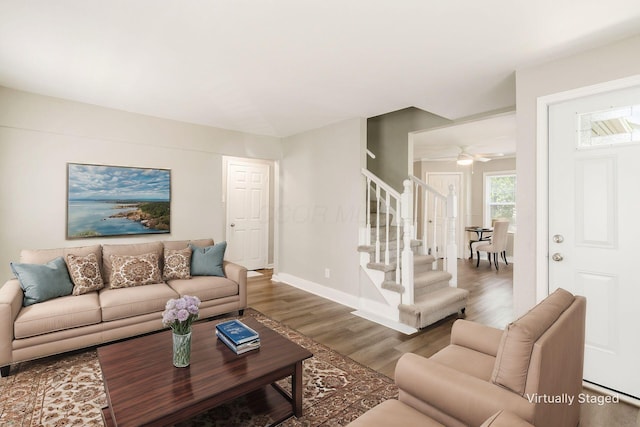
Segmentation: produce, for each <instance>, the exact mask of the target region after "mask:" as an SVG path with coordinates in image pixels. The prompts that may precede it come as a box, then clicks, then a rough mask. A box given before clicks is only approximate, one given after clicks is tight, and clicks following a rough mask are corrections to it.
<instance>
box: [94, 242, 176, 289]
mask: <svg viewBox="0 0 640 427" xmlns="http://www.w3.org/2000/svg"><path fill="white" fill-rule="evenodd" d="M163 251H164V246H163V245H162V242H150V243H131V244H124V245H103V246H102V256H103V258H104V261H103V271H102V273H103V274H102V277H103V278H104V280H105V282H106V283H109V282H110V280H111V270H112V268H111V255H142V254H148V253H152V252H153V253H155V254H157V255H158V259H161V258H162V253H163Z"/></svg>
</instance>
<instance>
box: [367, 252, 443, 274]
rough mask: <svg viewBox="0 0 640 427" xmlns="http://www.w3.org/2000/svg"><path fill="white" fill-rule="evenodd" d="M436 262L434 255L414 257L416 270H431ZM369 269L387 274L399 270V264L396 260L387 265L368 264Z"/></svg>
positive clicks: (381, 263)
mask: <svg viewBox="0 0 640 427" xmlns="http://www.w3.org/2000/svg"><path fill="white" fill-rule="evenodd" d="M381 258H382V256H381ZM434 261H435V258H434V257H433V256H432V255H414V257H413V265H414V268H420V269H426V270H431V264H433V262H434ZM367 268H370V269H372V270H378V271H382V272H385V273H387V272H390V271H395V270H396V268H397V263H396V262H395V260H394V261H393V262H390V263H389V264H385V263H384V262H370V263H368V264H367Z"/></svg>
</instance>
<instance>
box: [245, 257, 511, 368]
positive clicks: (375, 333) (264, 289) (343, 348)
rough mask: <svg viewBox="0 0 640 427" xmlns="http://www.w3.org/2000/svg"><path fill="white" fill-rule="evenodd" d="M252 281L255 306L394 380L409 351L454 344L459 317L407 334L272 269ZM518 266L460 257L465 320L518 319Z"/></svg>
mask: <svg viewBox="0 0 640 427" xmlns="http://www.w3.org/2000/svg"><path fill="white" fill-rule="evenodd" d="M263 273H265V276H264V277H263V278H251V279H249V285H248V287H249V291H248V303H249V306H250V307H252V308H254V309H256V310H258V311H260V312H262V313H264V314H266V315H267V316H269V317H271V318H273V319H276V320H278V321H280V322H282V323H284V324H286V325H288V326H289V327H291V328H293V329H296V330H298V331H300V332H302V333H303V334H305V335H307V336H308V337H311V338H313V339H314V340H316V341H318V342H320V343H322V344H324V345H326V346H328V347H330V348H332V349H334V350H336V351H337V352H339V353H341V354H344V355H346V356H349V357H350V358H352V359H353V360H355V361H357V362H360V363H362V364H363V365H366V366H369V367H370V368H372V369H375V370H376V371H378V372H381V373H383V374H385V375H387V376H388V377H390V378H393V373H394V369H395V365H396V361H397V360H398V358H400V356H402V354H404V353H406V352H411V353H416V354H420V355H422V356H425V357H429V356H431V355H432V354H434V353H436V352H437V351H438V350H440V349H442V348H444V347H445V346H446V345H447V344H449V339H450V331H451V326H452V325H453V322H454V321H455V320H456V319H457V316H456V315H453V316H450V317H448V318H446V319H443V320H441V321H440V322H438V323H436V324H434V325H431V326H429V327H427V328H424V329H423V330H420V331H419V332H418V333H416V334H413V335H405V334H402V333H400V332H397V331H394V330H392V329H389V328H386V327H384V326H381V325H378V324H376V323H373V322H371V321H369V320H366V319H363V318H361V317H358V316H355V315H353V314H351V312H353V311H354V310H353V309H352V308H350V307H347V306H344V305H341V304H338V303H335V302H333V301H329V300H327V299H325V298H322V297H319V296H316V295H312V294H309V293H307V292H305V291H302V290H299V289H297V288H294V287H292V286H288V285H285V284H282V283H272V282H271V280H270V271H268V270H266V271H263ZM512 283H513V268H512V266H511V265H509V266H505V265H504V264H500V270H499V271H497V272H496V270H495V268H489V262H488V261H486V260H482V261H481V263H480V267H479V268H476V267H475V262H473V261H470V260H458V286H459V287H461V288H464V289H468V290H469V291H470V297H469V305H468V306H467V310H466V315H465V318H466V319H468V320H473V321H476V322H479V323H483V324H485V325H489V326H493V327H496V328H503V327H504V326H505V325H506V324H507V323H509V322H510V321H511V320H512V317H513V312H512V311H513V310H512V295H513V293H512Z"/></svg>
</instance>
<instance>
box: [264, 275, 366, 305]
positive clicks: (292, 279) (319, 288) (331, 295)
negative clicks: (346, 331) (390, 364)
mask: <svg viewBox="0 0 640 427" xmlns="http://www.w3.org/2000/svg"><path fill="white" fill-rule="evenodd" d="M271 280H272V281H274V282H282V283H286V284H287V285H291V286H293V287H294V288H298V289H302V290H303V291H307V292H309V293H312V294H314V295H318V296H320V297H323V298H326V299H328V300H331V301H333V302H337V303H338V304H342V305H346V306H347V307H351V308H358V306H359V299H358V297H357V296H355V295H351V294H348V293H346V292H342V291H338V290H336V289H333V288H329V287H327V286H323V285H320V284H318V283H315V282H312V281H310V280H307V279H302V278H300V277H297V276H294V275H292V274H288V273H278V274H275V275H273V277H272V279H271Z"/></svg>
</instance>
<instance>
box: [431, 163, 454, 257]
mask: <svg viewBox="0 0 640 427" xmlns="http://www.w3.org/2000/svg"><path fill="white" fill-rule="evenodd" d="M425 181H426V182H427V184H429V185H430V186H431V187H433V188H435V189H436V190H438V192H439V193H440V194H443V195H445V196H446V195H447V194H449V185H453V188H454V189H455V190H454V191H455V192H456V193H457V194H458V198H457V200H458V206H457V212H458V217H457V218H456V240H457V241H456V244H457V245H458V255H457V256H458V258H461V257H462V255H461V253H462V252H461V250H463V249H464V248H463V246H462V245H461V241H462V240H461V237H462V218H461V216H460V212H462V211H461V209H460V199H461V197H460V188H461V187H460V186H461V184H462V175H461V174H458V173H427V176H426V179H425ZM433 199H434V197H433V196H432V195H431V194H429V200H428V204H429V206H433V203H434V200H433ZM438 203H439V204H438V210H437V211H436V214H435V216H434V214H433V211H432V210H431V209H429V212H428V215H427V220H428V224H427V236H429V237H428V240H429V243H428V244H429V247H431V248H432V249H433V244H432V242H433V235H434V234H433V233H435V237H436V242H438V244H437V245H436V246H437V248H436V249H434V250H432V253H433V252H435V254H436V255H434V256H436V258H443V257H444V255H445V251H446V249H447V248H446V247H445V246H446V245H445V241H444V237H445V236H444V226H445V223H446V221H447V217H446V216H445V215H446V202H444V201H439V202H438Z"/></svg>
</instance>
